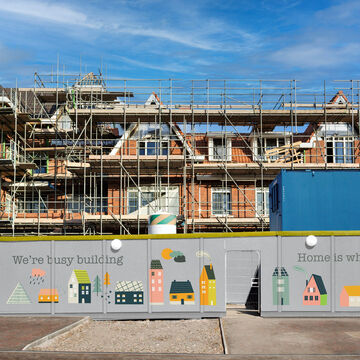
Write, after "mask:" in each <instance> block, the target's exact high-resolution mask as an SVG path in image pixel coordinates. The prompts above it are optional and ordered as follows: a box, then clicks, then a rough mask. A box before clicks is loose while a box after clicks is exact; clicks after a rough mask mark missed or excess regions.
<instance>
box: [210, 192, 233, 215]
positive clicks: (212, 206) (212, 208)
mask: <svg viewBox="0 0 360 360" xmlns="http://www.w3.org/2000/svg"><path fill="white" fill-rule="evenodd" d="M214 194H222V195H224V194H229V195H230V199H229V202H228V203H227V202H225V204H226V205H228V206H229V209H226V211H225V212H222V213H219V214H217V213H214V199H213V195H214ZM211 216H223V217H226V216H232V188H231V187H227V188H226V187H212V188H211Z"/></svg>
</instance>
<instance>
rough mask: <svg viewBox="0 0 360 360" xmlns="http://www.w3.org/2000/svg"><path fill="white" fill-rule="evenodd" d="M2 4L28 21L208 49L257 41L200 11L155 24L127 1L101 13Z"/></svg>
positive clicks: (34, 0)
mask: <svg viewBox="0 0 360 360" xmlns="http://www.w3.org/2000/svg"><path fill="white" fill-rule="evenodd" d="M146 4H147V5H149V4H148V3H146ZM0 8H1V11H2V12H5V13H10V14H13V15H17V16H22V17H24V18H25V19H26V20H27V21H33V22H37V21H39V19H40V20H44V21H47V22H51V23H55V24H57V25H61V24H63V25H72V26H75V27H79V26H80V27H85V28H89V29H93V30H95V31H96V32H99V31H100V32H104V33H107V34H111V35H115V34H119V35H120V34H122V35H129V36H133V37H143V38H153V39H159V40H164V41H167V42H172V43H177V44H180V45H184V46H187V47H192V48H196V49H200V50H205V51H246V49H249V48H251V47H252V46H255V45H256V44H258V42H257V41H254V40H256V36H255V34H251V33H249V32H248V31H245V30H243V29H238V28H236V27H230V26H229V25H228V24H226V23H224V22H222V21H219V20H217V19H215V18H212V17H207V18H204V16H203V15H201V14H199V17H198V18H195V19H194V14H192V16H190V15H189V17H191V18H192V20H193V22H190V23H189V22H188V21H187V20H184V21H179V20H178V21H176V22H174V23H170V24H168V23H167V21H165V22H164V21H162V18H161V14H158V15H157V16H158V19H157V21H156V23H157V24H159V25H158V26H155V25H154V23H155V22H154V18H153V14H152V13H151V14H148V15H147V14H146V11H143V12H141V11H138V12H134V11H133V10H132V9H131V8H130V7H129V3H127V2H120V6H119V5H118V6H114V8H113V9H112V12H109V10H107V9H102V14H101V16H98V12H99V10H98V9H93V8H92V7H91V6H89V7H86V10H84V9H81V11H80V10H78V9H75V8H74V7H73V6H71V5H68V4H66V3H61V2H57V3H56V4H54V3H51V2H46V1H40V0H27V1H24V0H19V1H14V2H10V1H8V0H0ZM194 12H195V11H194ZM184 19H185V17H184ZM225 33H228V34H230V33H233V34H235V35H236V38H235V39H233V41H224V39H223V34H225ZM97 35H98V34H97ZM227 36H228V35H227Z"/></svg>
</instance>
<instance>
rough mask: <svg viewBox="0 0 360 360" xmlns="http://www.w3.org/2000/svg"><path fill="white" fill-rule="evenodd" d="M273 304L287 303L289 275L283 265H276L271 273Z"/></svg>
mask: <svg viewBox="0 0 360 360" xmlns="http://www.w3.org/2000/svg"><path fill="white" fill-rule="evenodd" d="M272 288H273V304H274V305H289V303H290V300H289V275H288V273H287V271H286V270H285V268H284V267H280V266H278V267H276V268H275V269H274V272H273V274H272Z"/></svg>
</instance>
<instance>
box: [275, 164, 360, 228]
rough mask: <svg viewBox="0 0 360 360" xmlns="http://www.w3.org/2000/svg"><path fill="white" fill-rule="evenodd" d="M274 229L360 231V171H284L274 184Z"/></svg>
mask: <svg viewBox="0 0 360 360" xmlns="http://www.w3.org/2000/svg"><path fill="white" fill-rule="evenodd" d="M269 197H270V198H269V202H270V230H271V231H290V230H359V229H360V216H359V212H358V209H359V206H360V171H359V170H314V171H313V170H303V171H302V170H294V171H290V170H282V171H281V173H280V174H279V175H278V176H277V177H276V178H275V180H274V181H273V182H272V183H271V184H270V188H269Z"/></svg>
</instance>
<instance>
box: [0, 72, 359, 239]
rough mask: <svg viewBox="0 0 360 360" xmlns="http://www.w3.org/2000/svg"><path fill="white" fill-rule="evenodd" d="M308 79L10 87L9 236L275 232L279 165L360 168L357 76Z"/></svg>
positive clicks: (0, 219) (1, 101)
mask: <svg viewBox="0 0 360 360" xmlns="http://www.w3.org/2000/svg"><path fill="white" fill-rule="evenodd" d="M299 84H300V83H299V82H297V81H295V80H174V79H167V80H148V79H147V80H131V79H126V80H124V79H108V78H103V77H102V76H101V75H96V74H93V73H89V74H85V75H84V74H78V75H68V74H67V75H65V74H61V75H60V74H48V75H39V74H35V77H34V86H33V87H31V88H21V87H19V88H11V89H10V88H0V123H1V134H0V136H1V155H0V172H1V178H0V186H1V212H0V233H2V234H13V235H24V234H25V235H30V234H34V235H41V234H43V235H49V234H67V235H74V234H83V235H90V234H137V233H146V232H147V221H148V216H149V215H150V214H152V213H155V212H158V211H164V212H169V213H171V214H175V215H176V216H177V231H178V232H183V233H189V232H213V231H217V232H231V231H244V230H247V231H249V230H268V228H269V216H268V215H269V200H268V197H269V193H268V188H269V184H270V182H271V181H272V180H273V179H274V178H275V176H276V175H277V174H278V173H279V171H280V170H281V169H283V168H285V169H344V168H345V169H358V168H359V164H360V157H359V138H358V131H359V124H360V108H359V99H360V96H359V89H360V88H359V81H338V82H335V81H334V82H331V83H323V85H322V86H321V88H320V89H319V90H318V91H317V92H314V90H311V91H310V90H309V91H308V90H306V89H304V88H301V86H299ZM354 186H355V184H354ZM298 191H306V189H304V188H303V187H302V186H301V184H299V188H298ZM334 191H336V189H334Z"/></svg>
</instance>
